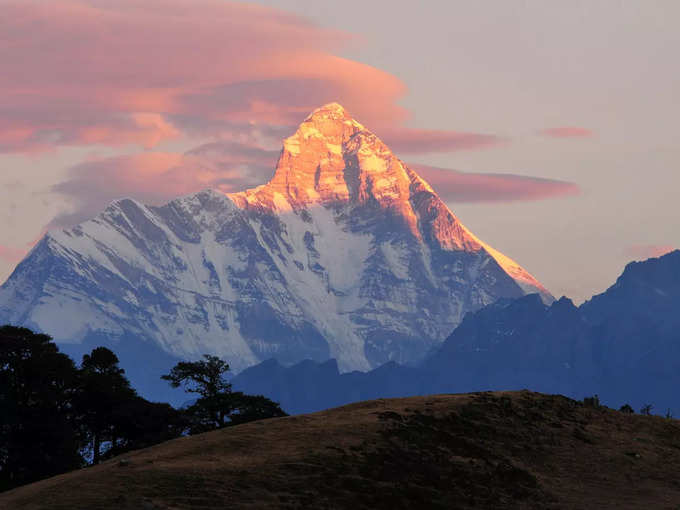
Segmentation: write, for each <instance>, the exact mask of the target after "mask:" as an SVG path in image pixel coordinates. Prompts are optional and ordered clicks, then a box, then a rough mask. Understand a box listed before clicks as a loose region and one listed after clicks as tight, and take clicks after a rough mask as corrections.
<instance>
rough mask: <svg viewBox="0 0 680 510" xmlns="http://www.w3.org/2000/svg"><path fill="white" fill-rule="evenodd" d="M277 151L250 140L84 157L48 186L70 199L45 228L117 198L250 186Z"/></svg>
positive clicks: (270, 166) (158, 198)
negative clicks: (66, 208)
mask: <svg viewBox="0 0 680 510" xmlns="http://www.w3.org/2000/svg"><path fill="white" fill-rule="evenodd" d="M278 155H279V151H271V150H267V149H264V148H262V147H259V146H257V145H252V144H249V143H243V142H237V141H221V142H214V143H208V144H204V145H201V146H199V147H197V148H195V149H193V150H191V151H188V152H186V153H184V154H178V153H166V152H143V153H140V154H134V155H126V156H116V157H111V158H106V159H99V160H92V161H86V162H83V163H81V164H79V165H77V166H75V167H73V168H72V169H71V177H70V179H69V180H67V181H65V182H63V183H60V184H58V185H56V186H55V187H54V188H53V190H54V191H56V192H58V193H60V194H62V195H65V196H67V197H69V198H70V199H71V201H72V203H73V206H74V210H73V211H71V212H69V213H65V214H62V215H60V216H57V217H56V218H55V219H54V220H52V222H51V224H50V228H52V227H63V226H69V225H73V224H75V223H78V222H80V221H83V220H85V219H89V218H91V217H93V216H95V215H96V214H97V213H99V212H101V211H102V210H103V209H104V208H105V207H106V206H107V205H108V204H109V203H110V202H111V201H113V200H115V199H118V198H121V197H133V198H136V199H139V200H142V201H143V202H145V203H147V204H152V205H159V204H162V203H165V202H167V201H168V200H171V199H172V198H175V197H177V196H179V195H184V194H188V193H193V192H197V191H200V190H202V189H206V188H213V189H218V190H221V191H224V192H230V191H240V190H242V189H246V188H250V187H254V186H257V185H259V184H262V183H263V182H266V181H267V180H268V179H269V178H270V177H271V176H272V174H273V172H274V167H275V165H276V161H277V157H278Z"/></svg>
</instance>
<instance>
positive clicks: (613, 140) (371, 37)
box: [0, 0, 680, 302]
mask: <svg viewBox="0 0 680 510" xmlns="http://www.w3.org/2000/svg"><path fill="white" fill-rule="evenodd" d="M678 19H680V2H677V1H675V0H669V1H660V0H656V1H653V2H646V1H638V2H635V1H614V0H612V1H605V0H598V1H596V2H593V1H570V2H562V1H545V0H540V1H539V0H537V1H513V2H506V1H500V0H499V1H474V2H473V1H465V2H463V1H455V0H442V1H434V0H427V1H424V2H398V1H397V2H395V1H394V0H391V1H387V0H371V1H366V0H362V1H359V0H344V1H342V2H325V1H312V0H298V1H293V0H268V1H265V0H262V1H259V2H251V3H238V2H226V1H223V0H139V1H132V0H108V1H107V0H49V1H38V0H35V1H33V0H0V66H1V68H2V69H3V71H2V73H0V169H1V170H0V282H1V281H4V280H5V279H6V278H7V277H8V276H9V274H10V273H11V271H12V269H13V268H14V266H15V265H16V263H17V262H18V261H19V260H21V258H22V257H23V255H25V253H26V252H27V250H29V249H30V247H31V246H32V244H33V243H35V241H36V240H37V239H39V238H40V237H41V236H42V235H43V234H44V232H45V231H46V230H47V229H51V228H60V227H64V226H69V225H73V224H75V223H77V222H79V221H82V220H84V219H86V218H90V217H92V216H93V215H95V214H96V213H97V212H99V211H101V210H102V209H104V208H105V207H106V205H107V204H108V203H109V202H110V201H111V200H113V199H115V198H119V197H123V196H131V197H135V198H138V199H140V200H142V201H145V202H148V203H154V204H156V203H162V202H164V201H166V200H168V199H170V198H172V197H174V196H177V195H182V194H187V193H190V192H194V191H198V190H200V189H204V188H207V187H215V188H218V189H221V190H224V191H238V190H241V189H244V188H246V187H252V186H255V185H257V184H261V183H263V182H265V181H267V180H268V179H269V177H270V176H271V175H272V173H273V170H274V165H275V163H276V158H277V155H278V151H279V149H280V145H281V140H282V139H283V138H284V137H286V136H288V135H289V134H291V133H292V131H294V128H295V126H296V125H297V124H298V123H299V122H300V121H302V120H303V119H304V117H305V116H306V115H307V114H308V113H309V112H310V111H311V110H313V109H314V108H316V107H318V106H320V105H322V104H324V103H327V102H330V101H337V102H339V103H341V104H342V105H344V106H345V107H346V108H347V110H348V111H349V112H351V113H352V114H353V116H354V117H355V118H356V119H357V120H359V121H360V122H361V123H362V124H364V125H365V126H366V127H368V128H369V129H371V130H372V131H374V132H375V133H376V134H377V135H378V136H380V137H381V138H383V140H384V141H385V142H386V143H387V144H388V145H389V146H390V147H391V148H392V149H393V150H394V152H395V153H396V154H397V155H398V156H399V157H400V158H401V159H403V160H404V161H405V162H407V163H409V164H411V165H412V167H413V168H414V169H416V170H417V171H418V172H420V173H421V175H423V176H424V177H425V178H426V179H427V180H429V181H430V182H431V184H432V186H433V187H434V189H435V191H438V192H439V193H440V195H441V196H442V198H444V199H445V200H446V201H447V203H448V205H449V206H450V207H451V209H452V210H453V212H454V213H456V215H457V216H458V217H459V218H460V219H461V220H462V221H463V223H465V225H466V226H467V227H469V228H470V230H472V231H473V232H474V233H475V234H476V235H477V236H479V237H480V238H482V239H483V240H484V241H486V242H488V243H489V244H491V245H492V246H494V247H495V248H497V249H498V250H500V251H502V252H504V253H506V254H507V255H509V256H511V257H512V258H514V259H515V260H517V261H518V262H519V263H520V264H522V265H523V266H524V267H525V268H527V269H528V270H529V271H531V272H532V273H533V274H534V275H535V276H536V277H537V278H538V279H539V280H540V281H541V282H542V283H543V284H544V285H545V286H546V287H547V288H548V289H549V290H550V291H551V292H552V293H553V294H554V295H555V296H561V295H567V296H569V297H572V298H573V299H574V300H575V301H577V302H580V301H582V300H584V299H587V298H589V297H590V296H591V295H592V294H594V293H599V292H602V291H603V290H604V289H605V288H606V287H608V286H609V285H611V284H612V283H613V282H614V280H615V278H616V276H617V275H618V274H619V273H620V272H621V270H622V269H623V266H624V265H625V263H626V262H627V261H630V260H634V259H642V258H646V257H649V256H655V255H659V254H662V253H664V252H666V251H669V250H670V249H672V248H677V247H680V214H679V213H678V201H679V200H678V199H679V198H680V177H679V174H678V172H679V171H680V144H679V143H678V134H679V131H680V128H679V127H678V119H680V92H679V91H680V65H678V52H679V50H680V30H678V28H677V23H678Z"/></svg>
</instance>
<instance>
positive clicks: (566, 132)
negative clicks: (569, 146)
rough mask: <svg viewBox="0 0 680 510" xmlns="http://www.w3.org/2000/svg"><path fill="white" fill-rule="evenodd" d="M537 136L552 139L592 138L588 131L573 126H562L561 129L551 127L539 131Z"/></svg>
mask: <svg viewBox="0 0 680 510" xmlns="http://www.w3.org/2000/svg"><path fill="white" fill-rule="evenodd" d="M539 134H541V135H543V136H550V137H552V138H588V137H591V136H593V135H594V134H595V133H593V132H592V131H591V130H590V129H587V128H583V127H575V126H563V127H553V128H546V129H542V130H541V131H539Z"/></svg>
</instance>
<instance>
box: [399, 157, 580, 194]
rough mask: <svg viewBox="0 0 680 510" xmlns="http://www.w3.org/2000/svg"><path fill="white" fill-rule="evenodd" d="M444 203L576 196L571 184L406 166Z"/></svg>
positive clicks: (575, 187)
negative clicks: (427, 184)
mask: <svg viewBox="0 0 680 510" xmlns="http://www.w3.org/2000/svg"><path fill="white" fill-rule="evenodd" d="M409 166H410V167H411V168H413V169H414V170H415V171H417V172H418V173H419V174H420V175H421V176H422V177H423V178H424V179H425V180H426V181H427V182H428V183H429V184H430V185H431V186H432V188H433V189H434V190H435V191H436V192H437V194H438V195H439V196H440V197H441V198H442V199H443V200H444V201H447V202H514V201H531V200H543V199H547V198H557V197H565V196H573V195H578V194H579V193H580V192H581V189H580V188H579V186H578V185H577V184H574V183H572V182H566V181H560V180H555V179H543V178H539V177H529V176H525V175H513V174H498V173H473V172H460V171H457V170H451V169H447V168H437V167H432V166H426V165H419V164H412V165H409Z"/></svg>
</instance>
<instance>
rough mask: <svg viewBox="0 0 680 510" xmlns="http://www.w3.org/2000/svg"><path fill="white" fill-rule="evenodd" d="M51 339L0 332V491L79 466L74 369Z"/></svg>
mask: <svg viewBox="0 0 680 510" xmlns="http://www.w3.org/2000/svg"><path fill="white" fill-rule="evenodd" d="M51 340H52V339H51V338H50V337H49V336H47V335H40V334H36V333H34V332H32V331H30V330H29V329H26V328H17V327H13V326H3V327H0V490H4V489H9V488H11V487H16V486H18V485H22V484H25V483H29V482H32V481H35V480H39V479H41V478H45V477H48V476H52V475H55V474H58V473H62V472H64V471H67V470H70V469H74V468H77V467H79V466H81V465H82V462H83V460H82V457H81V456H80V454H79V436H78V429H77V427H76V426H75V425H74V423H75V416H74V408H73V399H74V397H75V395H76V391H77V370H76V367H75V365H74V363H73V361H72V360H71V359H70V358H69V357H68V356H66V355H65V354H62V353H60V352H59V349H58V348H57V346H56V345H55V344H54V343H53V342H52V341H51Z"/></svg>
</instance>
